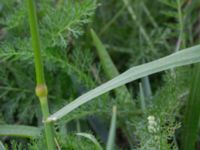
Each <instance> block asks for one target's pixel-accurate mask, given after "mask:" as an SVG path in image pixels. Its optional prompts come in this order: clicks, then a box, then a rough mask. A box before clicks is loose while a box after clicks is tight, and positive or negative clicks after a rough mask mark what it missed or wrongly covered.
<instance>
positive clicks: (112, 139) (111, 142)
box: [106, 106, 117, 150]
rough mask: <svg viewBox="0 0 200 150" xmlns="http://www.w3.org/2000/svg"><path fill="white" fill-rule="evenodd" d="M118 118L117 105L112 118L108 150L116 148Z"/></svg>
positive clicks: (114, 107)
mask: <svg viewBox="0 0 200 150" xmlns="http://www.w3.org/2000/svg"><path fill="white" fill-rule="evenodd" d="M116 120H117V107H116V106H113V114H112V120H111V124H110V131H109V137H108V142H107V145H106V150H114V146H115V132H116V131H115V130H116Z"/></svg>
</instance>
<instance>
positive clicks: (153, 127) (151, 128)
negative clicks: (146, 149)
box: [147, 116, 159, 133]
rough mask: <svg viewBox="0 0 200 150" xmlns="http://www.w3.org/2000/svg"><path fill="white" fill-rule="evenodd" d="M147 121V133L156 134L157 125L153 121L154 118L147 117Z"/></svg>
mask: <svg viewBox="0 0 200 150" xmlns="http://www.w3.org/2000/svg"><path fill="white" fill-rule="evenodd" d="M147 120H148V127H147V128H148V131H149V132H150V133H156V132H158V129H159V128H158V124H157V122H156V119H155V117H154V116H149V117H148V118H147Z"/></svg>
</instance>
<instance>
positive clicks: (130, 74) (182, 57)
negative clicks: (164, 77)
mask: <svg viewBox="0 0 200 150" xmlns="http://www.w3.org/2000/svg"><path fill="white" fill-rule="evenodd" d="M197 62H200V46H199V45H198V46H194V47H191V48H187V49H185V50H181V51H179V52H176V53H173V54H171V55H168V56H166V57H163V58H160V59H157V60H155V61H152V62H149V63H146V64H143V65H139V66H136V67H132V68H130V69H128V70H127V71H125V72H124V73H122V74H120V75H119V76H117V77H115V78H113V79H112V80H110V81H108V82H106V83H104V84H102V85H100V86H99V87H97V88H95V89H93V90H91V91H89V92H87V93H85V94H83V95H82V96H80V97H78V98H77V99H75V100H74V101H73V102H71V103H70V104H68V105H66V106H64V107H63V108H62V109H60V110H59V111H57V112H56V113H54V114H53V115H51V116H49V117H48V118H47V121H56V120H58V119H60V118H62V117H64V116H65V115H67V114H68V113H69V112H71V111H73V110H74V109H76V108H78V107H79V106H81V105H83V104H85V103H86V102H89V101H90V100H92V99H94V98H96V97H98V96H100V95H102V94H104V93H106V92H108V91H111V90H113V89H115V88H117V87H120V86H122V85H124V84H126V83H129V82H132V81H134V80H137V79H139V78H142V77H145V76H147V75H151V74H154V73H157V72H161V71H164V70H167V69H171V68H175V67H180V66H184V65H189V64H193V63H197Z"/></svg>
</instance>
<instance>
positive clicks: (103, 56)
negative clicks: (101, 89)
mask: <svg viewBox="0 0 200 150" xmlns="http://www.w3.org/2000/svg"><path fill="white" fill-rule="evenodd" d="M91 35H92V39H93V41H94V45H95V46H96V48H97V52H98V56H99V58H100V61H101V64H102V67H103V70H104V72H105V74H106V76H107V77H108V78H109V79H112V78H114V77H116V76H118V75H119V71H118V70H117V68H116V67H115V64H114V63H113V61H112V59H111V57H110V55H109V54H108V52H107V50H106V48H105V46H104V45H103V43H102V42H101V40H100V39H99V38H98V36H97V34H96V33H95V31H94V30H93V29H91ZM115 93H116V95H117V96H120V97H122V99H124V101H125V102H128V101H129V102H130V101H133V100H132V98H131V95H130V93H129V91H128V89H127V88H126V86H122V87H120V88H117V89H115Z"/></svg>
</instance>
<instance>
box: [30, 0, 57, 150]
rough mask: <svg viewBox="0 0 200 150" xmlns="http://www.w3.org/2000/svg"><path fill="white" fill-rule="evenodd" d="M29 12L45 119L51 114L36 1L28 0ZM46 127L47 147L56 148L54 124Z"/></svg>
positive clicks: (49, 148) (38, 89) (38, 93)
mask: <svg viewBox="0 0 200 150" xmlns="http://www.w3.org/2000/svg"><path fill="white" fill-rule="evenodd" d="M28 14H29V24H30V30H31V38H32V47H33V51H34V59H35V72H36V81H37V86H36V95H37V96H38V98H39V100H40V104H41V109H42V114H43V119H44V120H46V119H47V118H48V116H49V106H48V100H47V95H48V92H47V87H46V84H45V78H44V69H43V64H42V57H41V50H40V40H39V31H38V22H37V16H36V8H35V3H34V2H33V0H28ZM44 128H45V136H46V141H47V148H48V150H55V149H56V146H55V142H54V133H53V124H52V123H47V122H45V123H44Z"/></svg>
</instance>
